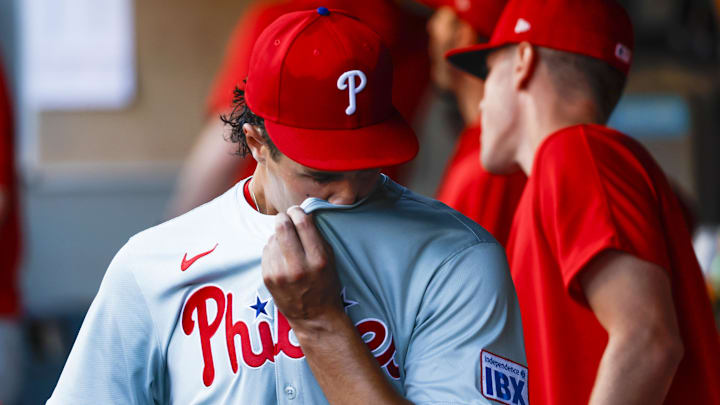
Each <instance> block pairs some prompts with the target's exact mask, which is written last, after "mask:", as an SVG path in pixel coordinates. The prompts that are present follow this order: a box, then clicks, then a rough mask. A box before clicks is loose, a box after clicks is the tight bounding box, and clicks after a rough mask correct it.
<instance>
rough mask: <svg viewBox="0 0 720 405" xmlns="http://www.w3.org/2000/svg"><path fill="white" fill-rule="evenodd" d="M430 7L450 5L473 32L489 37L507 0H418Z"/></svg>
mask: <svg viewBox="0 0 720 405" xmlns="http://www.w3.org/2000/svg"><path fill="white" fill-rule="evenodd" d="M418 1H420V3H423V4H425V5H427V6H429V7H432V8H440V7H450V8H452V9H453V10H454V11H455V13H456V14H457V15H458V17H459V18H460V19H461V20H463V21H465V22H467V23H468V24H470V26H471V27H472V28H473V29H474V30H475V33H477V34H478V35H481V36H483V37H485V38H490V35H492V33H493V28H495V24H496V23H497V21H498V18H500V14H502V11H503V8H505V4H506V3H507V0H418Z"/></svg>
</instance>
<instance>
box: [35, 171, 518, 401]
mask: <svg viewBox="0 0 720 405" xmlns="http://www.w3.org/2000/svg"><path fill="white" fill-rule="evenodd" d="M243 184H244V182H241V183H239V184H238V185H237V186H235V187H234V188H232V189H231V190H229V191H228V192H227V193H225V194H224V195H222V196H220V197H218V198H217V199H215V200H213V201H211V202H209V203H207V204H205V205H203V206H201V207H199V208H197V209H195V210H193V211H191V212H189V213H188V214H185V215H183V216H181V217H178V218H176V219H174V220H171V221H169V222H166V223H164V224H162V225H159V226H156V227H154V228H151V229H149V230H146V231H144V232H141V233H140V234H138V235H136V236H134V237H133V238H131V239H130V241H129V242H128V243H127V244H126V245H125V246H124V247H123V248H122V249H121V250H120V251H119V252H118V254H117V255H116V257H115V258H114V259H113V261H112V263H111V265H110V267H109V269H108V271H107V273H106V275H105V278H104V279H103V282H102V285H101V286H100V290H99V292H98V295H97V297H96V298H95V300H94V302H93V304H92V306H91V307H90V310H89V311H88V314H87V316H86V318H85V321H84V323H83V326H82V328H81V330H80V333H79V335H78V337H77V340H76V342H75V345H74V347H73V349H72V352H71V354H70V357H69V358H68V361H67V364H66V365H65V369H64V370H63V373H62V376H61V377H60V381H59V382H58V385H57V387H56V389H55V392H54V393H53V396H52V397H51V398H50V399H49V400H48V404H51V405H56V404H98V403H102V404H154V403H162V404H166V403H177V404H210V403H213V404H215V403H217V404H224V403H241V404H280V403H282V404H293V405H294V404H308V405H310V404H312V405H314V404H324V403H327V400H326V399H325V397H324V394H323V392H322V390H321V389H320V387H319V385H318V383H317V382H316V381H315V379H314V377H313V374H312V372H311V371H310V368H309V366H308V364H307V363H306V361H305V358H304V355H303V353H302V350H301V348H300V346H299V344H298V342H297V340H296V338H295V336H294V334H293V332H292V330H291V329H290V327H289V324H288V322H287V320H286V319H285V318H284V316H283V315H282V314H281V313H279V312H278V311H277V309H276V308H275V306H274V305H273V300H272V296H271V295H270V293H269V292H268V290H267V289H266V288H265V286H264V284H263V281H262V274H261V266H260V263H261V255H262V251H263V247H264V245H265V243H266V242H267V240H268V238H269V237H270V236H271V235H272V233H273V232H274V217H272V216H267V215H262V214H260V213H258V212H256V211H254V210H253V209H252V208H251V207H250V206H249V204H248V203H247V201H245V198H244V197H243V192H242V190H243ZM302 207H303V209H305V211H306V212H313V213H315V220H316V223H317V225H318V227H319V229H320V230H321V232H322V233H323V235H324V236H325V238H326V239H327V240H328V242H329V243H330V245H331V246H332V247H333V250H334V253H335V259H336V264H337V271H338V274H339V277H340V281H341V283H342V286H343V290H342V300H343V303H344V305H345V311H346V313H347V314H348V316H349V317H350V318H351V319H352V321H353V322H354V324H355V325H356V328H357V330H358V333H359V334H360V335H361V336H362V338H363V340H364V341H365V343H366V344H367V346H368V348H369V349H370V351H371V353H372V354H373V356H374V357H375V358H376V359H377V361H378V365H379V366H380V367H382V369H383V372H384V373H385V374H386V376H387V378H388V380H389V381H390V382H391V383H392V385H393V386H394V387H395V389H397V391H398V392H399V393H401V394H402V395H404V396H405V397H407V398H408V399H409V400H411V401H413V402H414V403H417V404H490V403H498V402H499V403H507V404H527V403H528V399H527V398H528V397H527V389H528V388H527V387H528V374H527V369H526V368H525V366H524V364H526V363H525V351H524V347H523V336H522V325H521V321H520V311H519V308H518V302H517V297H516V295H515V290H514V287H513V284H512V281H511V279H510V274H509V271H508V268H507V264H506V261H505V255H504V252H503V249H502V248H501V247H500V246H499V245H498V244H497V242H495V240H494V239H493V238H492V237H491V236H490V235H489V234H488V233H487V232H486V231H484V230H483V229H482V228H481V227H479V226H478V225H476V224H475V223H473V222H472V221H470V220H469V219H467V218H465V217H464V216H462V215H461V214H459V213H458V212H456V211H454V210H452V209H450V208H448V207H447V206H445V205H443V204H441V203H439V202H437V201H434V200H431V199H428V198H424V197H420V196H418V195H415V194H413V193H412V192H410V191H409V190H407V189H405V188H403V187H401V186H399V185H397V184H395V183H393V182H392V181H390V180H389V179H388V178H386V177H383V178H382V181H381V184H380V185H379V186H378V188H377V190H376V191H375V192H374V193H373V194H372V195H371V196H370V197H368V198H367V199H366V200H364V201H362V202H360V203H358V204H355V205H353V206H333V205H331V204H329V203H327V202H325V201H322V200H317V199H309V200H307V201H305V202H304V203H303V205H302ZM494 401H495V402H494Z"/></svg>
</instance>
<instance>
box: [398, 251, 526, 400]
mask: <svg viewBox="0 0 720 405" xmlns="http://www.w3.org/2000/svg"><path fill="white" fill-rule="evenodd" d="M526 364H527V363H526V359H525V348H524V344H523V333H522V322H521V319H520V309H519V304H518V300H517V296H516V294H515V288H514V286H513V284H512V280H511V278H510V273H509V270H508V265H507V261H506V259H505V253H504V251H503V249H502V248H501V247H500V246H499V245H498V244H497V243H481V244H476V245H473V246H471V247H469V248H465V249H464V250H462V251H460V252H459V253H457V254H455V255H454V256H453V257H452V258H451V259H450V260H448V261H447V262H446V263H445V264H444V265H443V267H442V268H441V269H440V270H439V271H438V272H437V274H435V276H434V278H433V279H432V281H431V282H430V284H429V286H428V288H427V290H426V292H425V294H424V297H423V303H422V307H421V309H420V311H419V313H418V315H417V319H416V327H415V330H414V332H413V335H412V337H411V340H410V344H409V347H408V352H407V356H406V359H405V391H406V396H407V398H408V399H409V400H410V401H412V402H413V403H415V404H445V405H446V404H495V403H497V402H493V401H492V400H495V401H500V402H501V403H507V404H523V403H524V404H527V403H528V391H527V390H528V388H527V387H528V372H527V368H526V366H525V365H526Z"/></svg>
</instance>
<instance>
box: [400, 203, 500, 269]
mask: <svg viewBox="0 0 720 405" xmlns="http://www.w3.org/2000/svg"><path fill="white" fill-rule="evenodd" d="M406 191H407V189H404V190H403V191H402V193H401V194H400V199H404V200H409V201H414V202H416V203H417V204H422V205H424V206H426V207H429V208H433V209H436V208H437V207H433V206H432V205H431V204H428V203H427V202H425V201H422V200H419V199H416V198H411V197H408V196H407V195H406V194H407V193H406ZM438 203H439V204H442V202H440V201H438ZM443 205H444V204H443ZM445 207H446V208H447V209H448V210H449V211H448V212H444V213H443V215H448V216H450V217H451V218H452V219H454V220H455V221H456V222H458V223H460V225H462V226H463V227H464V228H465V229H467V230H468V231H469V232H470V233H471V234H472V235H473V236H474V237H475V241H476V243H493V241H491V240H484V239H482V238H480V236H479V235H478V234H477V232H475V230H473V229H472V228H470V227H469V226H468V225H467V224H466V223H465V222H463V221H461V220H460V218H458V216H457V214H458V212H457V211H455V210H453V209H452V208H450V207H447V206H445ZM462 249H463V248H460V250H462ZM451 255H452V254H451ZM443 263H444V261H443Z"/></svg>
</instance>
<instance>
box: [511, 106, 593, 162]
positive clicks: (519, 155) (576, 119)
mask: <svg viewBox="0 0 720 405" xmlns="http://www.w3.org/2000/svg"><path fill="white" fill-rule="evenodd" d="M526 107H527V108H524V109H523V110H524V111H525V114H524V116H523V118H521V120H520V125H519V126H520V134H521V142H520V143H519V145H518V148H517V152H516V161H517V163H518V165H519V166H520V168H521V169H522V170H523V172H525V174H526V175H528V176H530V174H531V172H532V167H533V163H534V160H535V156H536V154H537V151H538V149H539V148H540V146H541V145H542V143H543V142H544V141H545V140H546V139H547V138H548V137H550V136H551V135H553V134H554V133H556V132H558V131H560V130H562V129H564V128H569V127H572V126H575V125H581V124H602V122H600V121H601V120H600V119H599V118H598V113H597V109H596V108H595V105H594V104H593V103H592V102H591V101H590V100H587V99H586V100H570V101H569V100H567V99H564V100H561V99H560V98H559V97H557V96H555V97H553V96H550V97H544V98H543V99H542V100H539V99H531V100H529V103H527V105H526Z"/></svg>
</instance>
